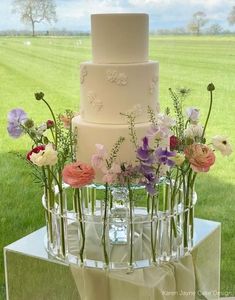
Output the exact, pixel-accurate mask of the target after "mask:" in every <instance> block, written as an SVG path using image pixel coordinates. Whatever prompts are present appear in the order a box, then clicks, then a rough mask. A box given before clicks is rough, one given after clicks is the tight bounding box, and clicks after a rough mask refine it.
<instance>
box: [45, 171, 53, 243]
mask: <svg viewBox="0 0 235 300" xmlns="http://www.w3.org/2000/svg"><path fill="white" fill-rule="evenodd" d="M46 169H47V178H48V184H47V207H48V215H49V219H48V220H49V233H50V242H51V243H53V240H54V239H53V228H52V212H51V210H52V208H53V207H54V204H55V199H54V196H55V194H54V190H53V189H52V181H53V178H52V176H51V170H50V167H49V166H47V167H46Z"/></svg>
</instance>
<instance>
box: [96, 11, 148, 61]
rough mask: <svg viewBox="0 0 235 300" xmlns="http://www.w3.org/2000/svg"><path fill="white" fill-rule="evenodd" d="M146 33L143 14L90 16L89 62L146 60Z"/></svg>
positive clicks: (145, 21)
mask: <svg viewBox="0 0 235 300" xmlns="http://www.w3.org/2000/svg"><path fill="white" fill-rule="evenodd" d="M148 35H149V24H148V15H147V14H119V13H118V14H94V15H91V37H92V55H93V62H94V63H97V64H99V63H110V64H119V63H141V62H147V61H148V59H149V58H148Z"/></svg>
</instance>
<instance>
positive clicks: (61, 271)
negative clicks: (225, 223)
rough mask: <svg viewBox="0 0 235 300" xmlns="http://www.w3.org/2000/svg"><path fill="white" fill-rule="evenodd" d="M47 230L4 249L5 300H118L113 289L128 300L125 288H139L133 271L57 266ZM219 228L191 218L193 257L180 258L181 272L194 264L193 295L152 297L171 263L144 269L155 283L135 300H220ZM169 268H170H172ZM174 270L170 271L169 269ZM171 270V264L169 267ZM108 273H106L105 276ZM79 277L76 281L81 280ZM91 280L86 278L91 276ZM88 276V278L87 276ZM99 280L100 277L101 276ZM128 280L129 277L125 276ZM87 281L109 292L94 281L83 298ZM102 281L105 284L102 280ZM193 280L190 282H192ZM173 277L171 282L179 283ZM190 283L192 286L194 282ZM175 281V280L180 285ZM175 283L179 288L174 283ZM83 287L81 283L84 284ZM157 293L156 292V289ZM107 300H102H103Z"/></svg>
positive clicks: (59, 263)
mask: <svg viewBox="0 0 235 300" xmlns="http://www.w3.org/2000/svg"><path fill="white" fill-rule="evenodd" d="M45 233H46V229H45V227H43V228H41V229H39V230H37V231H35V232H33V233H31V234H29V235H28V236H26V237H24V238H22V239H20V240H18V241H16V242H14V243H13V244H11V245H8V246H6V247H5V248H4V259H5V277H6V291H7V299H9V300H44V299H45V300H54V299H56V300H80V299H81V297H82V299H81V300H84V299H86V300H87V299H88V300H104V294H105V293H108V296H107V295H106V297H107V299H110V300H113V299H114V300H116V296H115V294H112V291H111V289H112V284H115V288H117V289H118V290H119V291H120V295H119V296H117V299H121V298H122V300H132V299H134V296H133V298H132V297H131V296H130V298H129V296H124V297H123V296H122V294H123V295H127V294H125V287H127V289H130V288H132V289H133V291H135V290H136V285H138V280H137V281H136V278H138V273H136V272H138V271H139V270H135V271H134V275H128V274H125V273H124V271H118V272H117V271H110V272H108V274H107V276H106V275H105V276H104V277H103V279H102V278H101V276H100V275H101V273H99V272H103V273H104V272H105V271H103V270H91V269H84V270H81V268H79V267H76V266H70V265H69V264H66V263H64V262H61V261H58V260H56V259H54V258H53V257H50V255H49V254H48V253H47V251H46V250H45V247H44V237H45ZM220 235H221V226H220V223H218V222H214V221H208V220H202V219H195V234H194V245H195V246H194V248H193V250H192V252H191V255H188V256H186V257H185V258H183V260H184V261H183V260H182V263H183V267H184V265H187V264H189V265H190V264H192V263H193V268H194V274H193V277H192V280H194V279H195V289H196V294H195V295H191V294H187V293H184V291H180V293H178V294H173V293H170V292H167V290H166V289H165V290H164V291H161V294H159V295H158V296H156V295H155V296H154V295H153V294H156V288H155V289H153V287H152V286H151V284H154V285H156V281H155V279H157V276H159V275H158V274H163V273H162V272H163V271H162V270H163V269H164V268H165V269H166V268H170V264H168V263H167V264H165V265H164V266H160V267H159V266H157V267H154V268H152V270H150V271H148V269H146V270H145V271H144V272H145V273H144V274H145V275H144V276H146V275H147V276H148V274H151V273H148V272H155V273H154V274H155V275H154V276H156V277H155V278H154V280H153V278H151V279H149V280H148V281H147V282H148V284H147V286H146V287H144V289H143V293H144V295H142V296H141V295H140V294H141V289H139V291H138V297H139V298H136V297H135V300H136V299H143V300H144V299H146V300H147V299H155V297H157V298H156V299H187V300H188V299H205V298H202V296H201V294H203V295H204V297H206V299H208V300H211V299H219V282H220V242H221V240H220ZM171 266H172V265H171ZM171 269H172V268H171ZM173 269H174V265H173ZM106 273H107V271H106ZM81 274H82V277H79V276H81ZM91 274H92V277H89V276H91ZM87 275H89V276H87ZM102 276H103V274H102ZM128 276H129V277H128ZM131 276H135V281H134V282H133V283H131V286H130V285H129V283H128V284H127V279H128V280H129V279H130V282H131V278H132V277H131ZM79 278H80V279H82V281H84V280H85V278H92V280H94V282H95V283H96V284H100V283H102V282H100V283H99V280H101V281H102V280H107V278H108V280H109V281H108V289H109V291H104V289H102V291H101V289H100V291H99V288H98V289H92V288H91V286H92V282H89V289H88V290H87V292H88V294H87V295H86V297H85V296H83V295H84V290H83V291H82V288H81V284H82V283H81V280H80V279H79ZM105 278H106V279H105ZM193 278H194V279H193ZM177 280H178V279H177V278H176V280H175V282H176V283H177ZM192 280H191V281H192ZM178 281H179V280H178ZM177 284H178V283H177ZM83 285H84V284H83ZM103 287H105V285H104V286H103ZM158 292H159V290H158ZM105 299H106V298H105Z"/></svg>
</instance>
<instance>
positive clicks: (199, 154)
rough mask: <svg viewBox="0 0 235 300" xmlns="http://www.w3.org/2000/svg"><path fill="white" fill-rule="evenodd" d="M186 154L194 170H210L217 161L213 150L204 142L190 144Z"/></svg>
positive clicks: (185, 151)
mask: <svg viewBox="0 0 235 300" xmlns="http://www.w3.org/2000/svg"><path fill="white" fill-rule="evenodd" d="M184 154H185V157H186V158H187V159H188V160H189V162H190V165H191V168H192V169H193V171H194V172H208V171H209V170H210V167H211V166H212V165H213V164H214V162H215V154H214V152H213V150H212V149H211V148H209V147H208V146H207V145H204V144H192V145H189V146H187V147H186V148H185V150H184Z"/></svg>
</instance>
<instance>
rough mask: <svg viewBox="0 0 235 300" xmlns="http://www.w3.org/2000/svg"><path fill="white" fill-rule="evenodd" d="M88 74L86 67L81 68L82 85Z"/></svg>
mask: <svg viewBox="0 0 235 300" xmlns="http://www.w3.org/2000/svg"><path fill="white" fill-rule="evenodd" d="M87 74H88V72H87V67H86V66H81V70H80V83H81V84H83V83H84V81H85V78H86V76H87Z"/></svg>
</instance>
